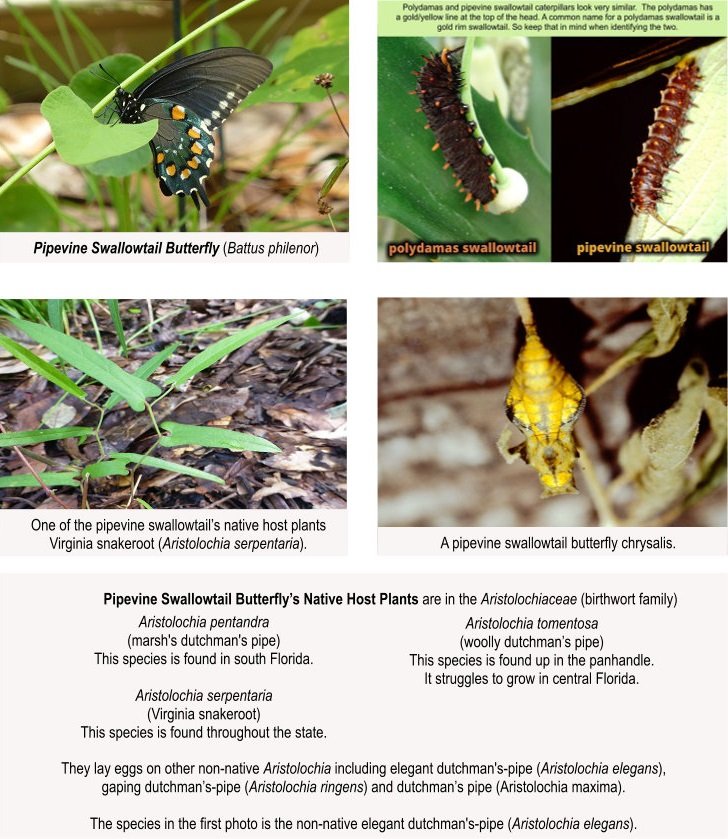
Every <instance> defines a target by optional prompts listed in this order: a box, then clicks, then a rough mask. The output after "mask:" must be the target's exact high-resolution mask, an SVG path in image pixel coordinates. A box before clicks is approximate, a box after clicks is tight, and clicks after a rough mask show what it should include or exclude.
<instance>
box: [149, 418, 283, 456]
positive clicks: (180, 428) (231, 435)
mask: <svg viewBox="0 0 728 839" xmlns="http://www.w3.org/2000/svg"><path fill="white" fill-rule="evenodd" d="M160 428H163V429H164V430H165V431H168V432H169V435H168V436H166V437H162V439H161V440H160V441H159V442H160V444H161V445H163V446H166V447H167V448H171V447H173V446H206V447H207V448H211V449H229V450H230V451H231V452H279V451H280V449H279V448H278V446H276V444H275V443H271V442H270V441H268V440H266V439H264V438H263V437H256V436H255V435H254V434H243V433H242V432H240V431H228V430H227V429H226V428H215V427H214V426H210V425H186V424H185V423H181V422H163V423H162V425H161V426H160Z"/></svg>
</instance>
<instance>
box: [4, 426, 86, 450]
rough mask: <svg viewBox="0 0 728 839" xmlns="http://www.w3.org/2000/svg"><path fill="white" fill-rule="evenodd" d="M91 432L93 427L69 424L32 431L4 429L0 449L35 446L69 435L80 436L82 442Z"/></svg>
mask: <svg viewBox="0 0 728 839" xmlns="http://www.w3.org/2000/svg"><path fill="white" fill-rule="evenodd" d="M93 433H94V429H93V428H85V427H84V426H82V425H69V426H68V427H67V428H36V429H34V430H33V431H5V432H3V433H2V434H0V449H7V448H10V447H11V446H35V445H37V444H38V443H47V442H49V441H50V440H67V439H68V438H69V437H80V438H81V442H83V441H84V440H85V439H86V438H87V437H89V436H90V435H91V434H93Z"/></svg>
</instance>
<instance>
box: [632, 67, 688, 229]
mask: <svg viewBox="0 0 728 839" xmlns="http://www.w3.org/2000/svg"><path fill="white" fill-rule="evenodd" d="M699 80H700V71H699V70H698V66H697V64H696V63H695V61H694V60H693V59H687V60H684V61H681V62H680V63H679V64H678V65H677V67H676V68H675V69H674V70H673V71H672V73H670V75H669V77H668V80H667V87H666V88H665V89H664V90H663V91H662V93H661V94H660V105H659V107H658V108H657V109H656V110H655V121H654V122H653V123H652V125H651V126H650V132H649V135H648V137H647V140H646V141H645V143H644V145H643V146H642V154H641V155H640V156H639V157H638V158H637V165H636V166H635V168H634V169H633V170H632V182H631V184H632V201H631V203H632V212H633V213H634V214H635V215H639V214H641V213H647V214H649V215H651V216H652V217H653V218H655V219H657V221H659V222H660V224H664V225H665V226H666V227H669V228H670V230H674V231H675V232H676V233H680V234H682V232H683V231H682V230H679V229H678V228H677V227H672V226H671V225H669V224H667V222H666V221H664V220H663V219H662V218H660V216H659V214H658V212H657V205H658V203H659V202H660V201H661V200H662V198H663V197H664V195H665V194H666V192H667V190H666V189H665V187H664V186H663V181H664V179H665V176H666V175H667V172H668V171H669V169H670V167H671V166H672V165H673V163H675V161H676V160H677V159H678V158H679V157H680V155H679V154H678V151H677V149H678V146H679V145H680V143H681V142H682V140H683V129H684V128H685V125H686V124H687V122H688V109H689V108H690V105H691V104H692V101H693V91H694V90H695V89H696V87H697V86H698V81H699Z"/></svg>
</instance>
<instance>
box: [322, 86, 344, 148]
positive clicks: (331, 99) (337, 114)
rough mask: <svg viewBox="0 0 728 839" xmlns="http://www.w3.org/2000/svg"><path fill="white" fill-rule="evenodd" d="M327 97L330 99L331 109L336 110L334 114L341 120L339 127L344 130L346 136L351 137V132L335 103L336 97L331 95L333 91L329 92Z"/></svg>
mask: <svg viewBox="0 0 728 839" xmlns="http://www.w3.org/2000/svg"><path fill="white" fill-rule="evenodd" d="M326 95H327V96H328V97H329V102H331V107H332V108H333V109H334V113H335V114H336V119H338V120H339V125H340V126H341V127H342V128H343V130H344V134H346V136H347V137H348V136H349V131H348V130H347V128H346V126H345V125H344V120H342V118H341V115H340V114H339V109H338V108H337V107H336V102H334V97H333V96H332V95H331V91H330V90H327V91H326Z"/></svg>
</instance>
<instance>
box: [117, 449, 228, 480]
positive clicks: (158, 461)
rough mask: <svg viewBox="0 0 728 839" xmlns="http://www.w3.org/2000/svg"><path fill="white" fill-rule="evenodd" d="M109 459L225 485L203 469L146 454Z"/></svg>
mask: <svg viewBox="0 0 728 839" xmlns="http://www.w3.org/2000/svg"><path fill="white" fill-rule="evenodd" d="M109 457H111V458H113V459H114V460H118V461H120V462H121V463H124V464H126V463H138V464H139V465H140V466H148V467H150V468H151V469H165V470H166V471H167V472H177V473H179V474H180V475H189V476H190V477H192V478H200V480H203V481H212V482H213V483H215V484H224V483H225V481H223V479H222V478H218V477H217V475H208V473H207V472H203V471H202V470H201V469H193V468H192V467H191V466H183V465H182V464H181V463H173V462H172V461H171V460H162V458H161V457H149V455H145V454H134V453H132V452H114V453H113V454H110V455H109Z"/></svg>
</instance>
